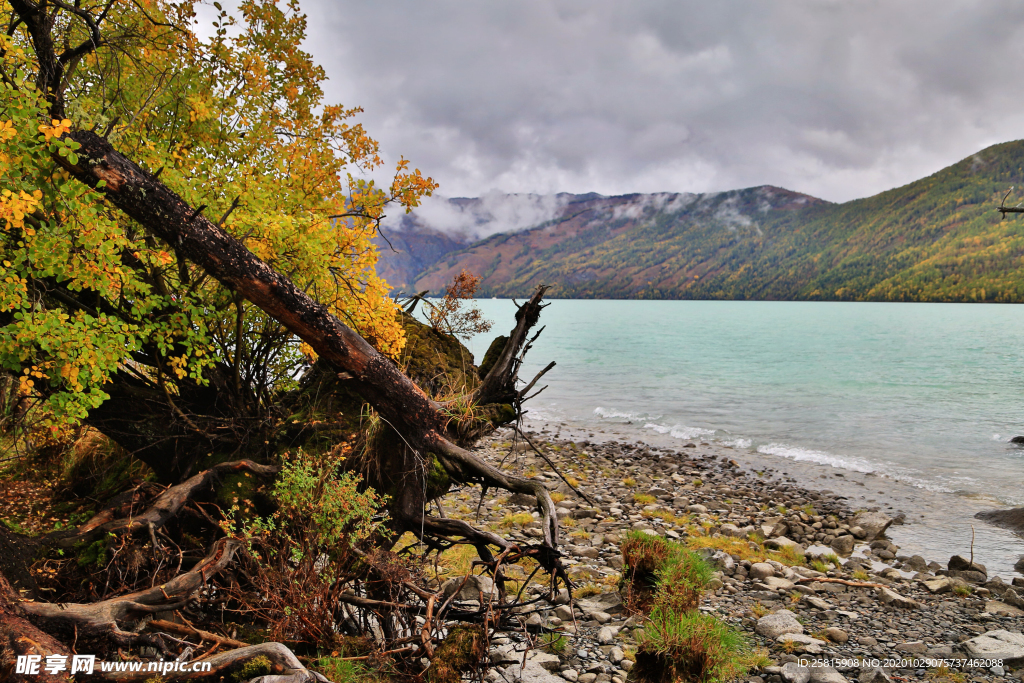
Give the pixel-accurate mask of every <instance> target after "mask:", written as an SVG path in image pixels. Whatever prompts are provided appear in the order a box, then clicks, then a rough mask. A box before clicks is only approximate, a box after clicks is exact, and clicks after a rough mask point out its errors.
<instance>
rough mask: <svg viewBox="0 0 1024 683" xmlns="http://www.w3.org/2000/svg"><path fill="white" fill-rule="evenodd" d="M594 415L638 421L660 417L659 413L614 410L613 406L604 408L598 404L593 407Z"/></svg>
mask: <svg viewBox="0 0 1024 683" xmlns="http://www.w3.org/2000/svg"><path fill="white" fill-rule="evenodd" d="M594 415H597V416H598V417H603V418H606V419H619V420H629V421H630V422H633V421H637V422H639V421H641V420H657V419H658V418H659V417H661V415H652V414H650V413H630V412H623V411H621V410H615V409H614V408H605V407H603V406H598V407H596V408H594Z"/></svg>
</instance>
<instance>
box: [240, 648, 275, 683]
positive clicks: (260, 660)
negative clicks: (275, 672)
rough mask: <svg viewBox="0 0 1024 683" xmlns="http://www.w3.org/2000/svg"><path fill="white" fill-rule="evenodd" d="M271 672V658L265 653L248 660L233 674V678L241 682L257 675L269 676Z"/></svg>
mask: <svg viewBox="0 0 1024 683" xmlns="http://www.w3.org/2000/svg"><path fill="white" fill-rule="evenodd" d="M270 672H271V664H270V659H268V658H267V657H265V656H264V655H260V656H259V657H253V658H252V659H250V660H249V661H248V662H246V663H245V664H243V665H242V668H240V669H239V670H238V671H236V672H235V673H234V674H233V676H232V677H233V678H234V679H235V680H236V681H238V683H241V682H242V681H248V680H251V679H253V678H256V677H257V676H267V675H269V674H270Z"/></svg>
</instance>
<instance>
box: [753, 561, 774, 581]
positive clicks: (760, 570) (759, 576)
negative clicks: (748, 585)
mask: <svg viewBox="0 0 1024 683" xmlns="http://www.w3.org/2000/svg"><path fill="white" fill-rule="evenodd" d="M747 576H749V577H750V578H751V579H752V580H754V581H763V580H764V579H767V578H768V577H769V576H775V568H774V567H772V566H771V565H770V564H768V563H767V562H755V563H754V564H752V565H750V569H749V570H748V571H747Z"/></svg>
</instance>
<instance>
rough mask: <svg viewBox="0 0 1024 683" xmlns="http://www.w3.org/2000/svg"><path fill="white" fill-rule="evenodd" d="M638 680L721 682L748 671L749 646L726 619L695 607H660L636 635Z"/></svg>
mask: <svg viewBox="0 0 1024 683" xmlns="http://www.w3.org/2000/svg"><path fill="white" fill-rule="evenodd" d="M635 638H636V644H637V652H636V666H635V667H634V669H635V671H636V673H635V674H634V675H635V678H636V680H637V681H642V682H644V683H668V682H670V681H700V682H709V681H716V680H718V681H721V680H730V679H733V678H735V677H737V676H741V675H742V674H744V673H746V669H745V666H744V661H745V659H746V657H747V656H748V652H749V647H748V645H747V642H746V640H745V639H744V637H743V636H742V635H741V634H740V633H738V632H737V631H735V630H734V629H732V628H730V627H729V626H728V625H726V624H724V623H723V622H721V621H719V620H718V619H715V618H714V617H712V616H710V615H706V614H701V613H699V612H697V611H696V610H693V611H690V612H684V613H678V612H674V611H672V610H670V609H666V608H664V607H657V608H655V610H654V611H653V612H652V613H651V616H650V619H649V621H648V622H647V623H646V624H645V625H644V627H643V628H642V629H640V630H639V631H637V632H636V635H635Z"/></svg>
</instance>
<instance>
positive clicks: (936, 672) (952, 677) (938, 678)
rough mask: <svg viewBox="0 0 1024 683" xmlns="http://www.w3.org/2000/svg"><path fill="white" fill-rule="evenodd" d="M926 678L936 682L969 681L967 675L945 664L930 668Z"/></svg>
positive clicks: (963, 682)
mask: <svg viewBox="0 0 1024 683" xmlns="http://www.w3.org/2000/svg"><path fill="white" fill-rule="evenodd" d="M925 678H926V679H927V680H929V681H934V682H935V683H965V682H966V681H967V676H965V675H964V674H962V673H960V672H959V671H953V670H952V669H950V668H949V667H948V666H947V665H945V664H943V665H942V666H937V667H935V668H933V669H929V670H928V673H927V674H925Z"/></svg>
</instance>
